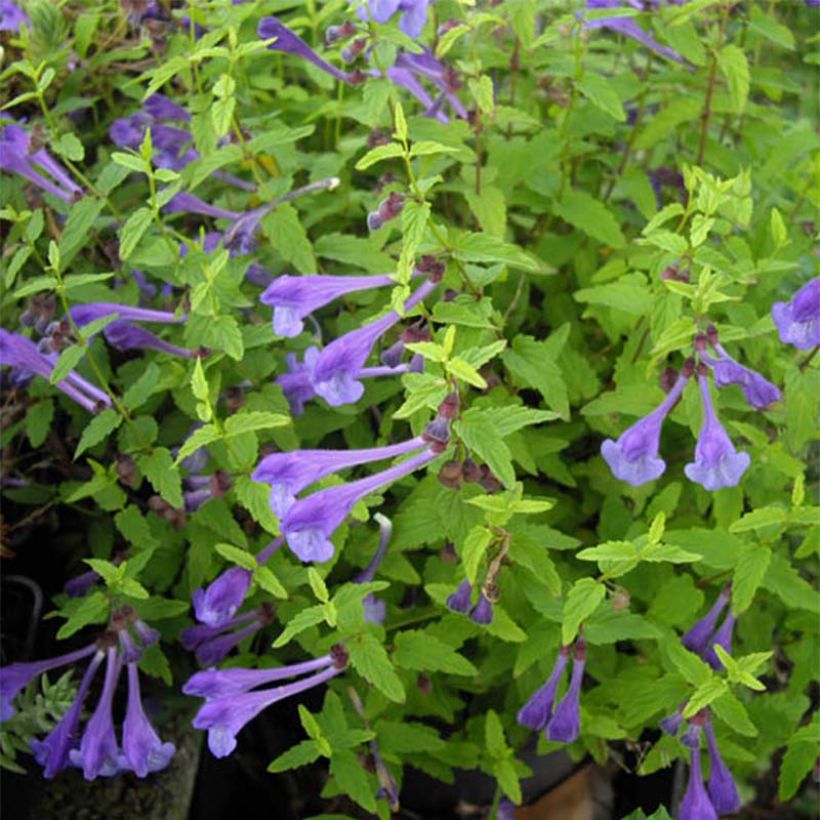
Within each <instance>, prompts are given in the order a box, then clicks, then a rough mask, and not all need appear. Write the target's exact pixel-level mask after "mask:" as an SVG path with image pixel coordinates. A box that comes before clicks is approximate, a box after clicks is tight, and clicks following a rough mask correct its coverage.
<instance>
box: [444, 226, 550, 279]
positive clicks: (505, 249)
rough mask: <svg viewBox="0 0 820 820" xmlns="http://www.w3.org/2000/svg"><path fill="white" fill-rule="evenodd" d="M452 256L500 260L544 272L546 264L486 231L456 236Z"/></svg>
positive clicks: (474, 260) (472, 259) (469, 260)
mask: <svg viewBox="0 0 820 820" xmlns="http://www.w3.org/2000/svg"><path fill="white" fill-rule="evenodd" d="M453 256H454V258H456V259H460V260H461V261H463V262H489V263H493V262H500V263H502V264H505V265H509V266H510V267H511V268H519V269H521V270H526V271H531V272H533V273H544V272H546V271H547V270H548V268H547V266H546V265H544V264H543V263H542V262H540V261H539V260H538V259H536V258H534V257H532V256H530V255H529V254H528V253H525V252H524V251H523V250H521V248H519V247H518V246H517V245H511V244H510V243H509V242H504V241H503V240H502V239H499V238H498V237H496V236H490V234H487V233H467V234H463V235H462V236H460V237H459V238H458V241H457V242H456V244H455V247H454V248H453Z"/></svg>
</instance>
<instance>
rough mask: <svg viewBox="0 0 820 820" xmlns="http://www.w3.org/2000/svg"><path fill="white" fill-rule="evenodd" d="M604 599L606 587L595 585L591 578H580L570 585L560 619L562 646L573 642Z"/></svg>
mask: <svg viewBox="0 0 820 820" xmlns="http://www.w3.org/2000/svg"><path fill="white" fill-rule="evenodd" d="M605 597H606V587H605V586H604V585H603V584H599V583H596V582H595V581H594V580H593V579H592V578H581V579H580V580H578V581H576V582H575V583H574V584H573V585H572V588H571V589H570V591H569V593H568V594H567V598H566V600H565V601H564V610H563V615H562V618H561V643H562V644H568V643H572V641H574V640H575V637H576V636H577V635H578V628H579V627H580V625H581V624H582V623H583V622H584V621H585V620H586V619H587V618H588V617H589V616H590V615H591V614H592V613H593V612H595V610H596V609H597V608H598V605H599V604H600V603H601V601H603V600H604V598H605Z"/></svg>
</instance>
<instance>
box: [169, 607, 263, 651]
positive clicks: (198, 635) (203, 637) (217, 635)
mask: <svg viewBox="0 0 820 820" xmlns="http://www.w3.org/2000/svg"><path fill="white" fill-rule="evenodd" d="M274 614H275V612H274V609H273V607H272V606H271V605H270V604H268V603H263V604H261V605H260V606H258V607H257V608H256V609H254V610H252V611H251V612H246V613H244V614H242V615H237V616H236V617H234V618H232V619H231V620H230V621H228V622H227V623H224V624H222V625H220V626H207V625H204V624H203V625H199V626H192V627H189V628H188V629H186V630H185V631H184V632H183V633H182V635H180V641H181V643H182V645H183V646H184V647H185V648H186V649H194V650H195V652H196V659H197V660H198V661H199V663H200V664H202V666H213V665H214V664H215V663H218V662H219V661H221V660H222V659H223V658H224V657H225V656H226V655H227V654H228V653H229V652H230V651H231V650H232V649H233V648H234V647H235V646H237V645H238V644H239V643H241V642H242V641H243V640H244V639H245V638H249V637H250V636H251V635H255V634H256V633H257V632H258V631H259V630H260V629H262V627H263V626H266V625H267V624H269V623H270V622H271V621H272V620H273V618H274ZM242 624H246V626H241V625H242ZM237 626H241V628H240V629H235V627H237ZM231 630H233V631H231Z"/></svg>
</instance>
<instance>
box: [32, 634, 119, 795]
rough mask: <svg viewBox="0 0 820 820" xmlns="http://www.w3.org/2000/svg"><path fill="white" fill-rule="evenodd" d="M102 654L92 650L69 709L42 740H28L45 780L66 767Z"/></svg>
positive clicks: (75, 742)
mask: <svg viewBox="0 0 820 820" xmlns="http://www.w3.org/2000/svg"><path fill="white" fill-rule="evenodd" d="M94 648H95V649H96V647H94ZM104 657H105V653H104V652H102V651H100V650H98V649H97V650H96V651H95V652H94V657H93V658H92V659H91V662H90V663H89V664H88V666H87V667H86V670H85V674H84V675H83V679H82V681H81V682H80V685H79V687H78V689H77V694H76V695H75V697H74V702H73V703H72V704H71V706H70V707H69V708H68V711H67V712H66V713H65V714H64V715H63V717H62V719H61V720H60V722H59V723H58V724H57V725H56V726H55V727H54V728H53V729H52V730H51V732H49V734H48V735H47V736H46V737H45V738H44V739H43V740H32V741H30V742H29V746H30V748H31V753H32V754H33V755H34V759H35V760H36V761H37V763H38V764H39V765H40V766H42V767H43V777H45V778H46V780H51V779H52V778H53V777H54V775H56V774H57V773H58V772H61V771H62V770H63V769H65V768H66V767H67V766H68V756H69V752H70V751H71V750H72V749H74V748H75V747H76V746H77V729H78V727H79V725H80V717H81V715H82V709H83V704H84V703H85V699H86V697H87V696H88V690H89V687H90V686H91V681H92V680H93V679H94V676H95V675H96V674H97V669H99V666H100V664H101V663H102V659H103V658H104Z"/></svg>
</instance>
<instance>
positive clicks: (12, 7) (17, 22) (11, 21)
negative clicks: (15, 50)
mask: <svg viewBox="0 0 820 820" xmlns="http://www.w3.org/2000/svg"><path fill="white" fill-rule="evenodd" d="M23 24H25V25H26V26H29V27H31V20H30V19H29V16H28V14H26V13H25V12H24V11H23V10H22V9H21V8H20V7H19V6H18V5H17V3H12V2H11V0H0V31H20V27H21V26H22V25H23Z"/></svg>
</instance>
